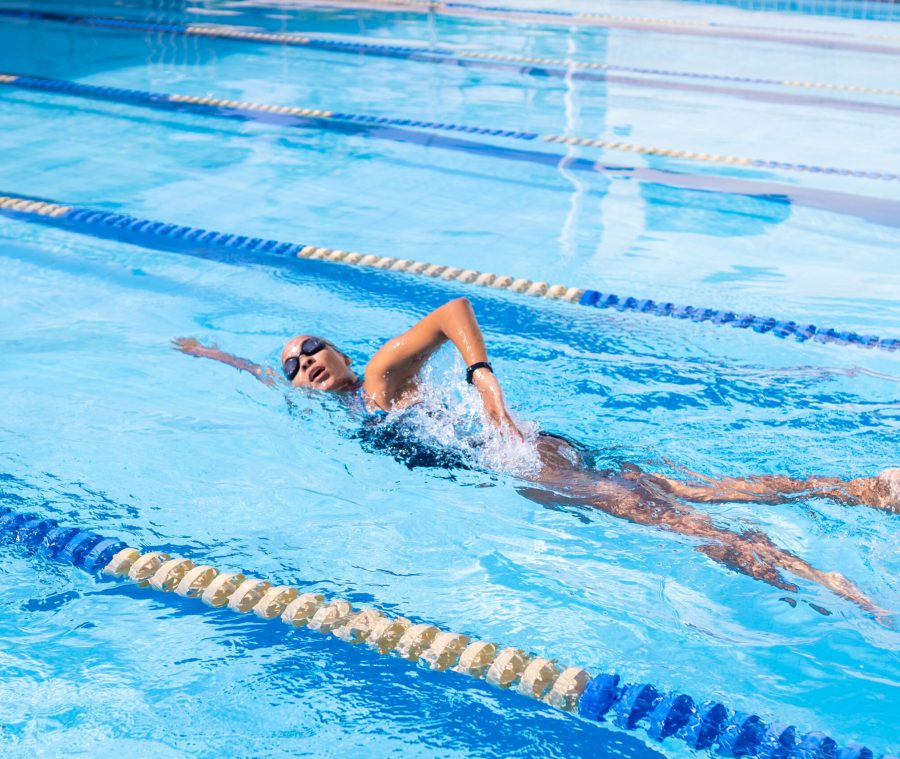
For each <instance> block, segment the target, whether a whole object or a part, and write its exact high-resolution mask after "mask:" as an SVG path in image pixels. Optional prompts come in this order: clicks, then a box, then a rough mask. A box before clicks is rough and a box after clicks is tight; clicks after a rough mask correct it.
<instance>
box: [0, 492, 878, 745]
mask: <svg viewBox="0 0 900 759" xmlns="http://www.w3.org/2000/svg"><path fill="white" fill-rule="evenodd" d="M0 497H2V496H0ZM0 541H3V542H4V543H17V544H19V545H21V546H22V547H24V548H25V549H27V550H29V551H31V552H32V553H36V554H38V555H41V556H44V557H45V558H47V559H50V560H53V561H58V562H62V563H65V564H71V565H73V566H75V567H77V568H78V569H81V570H83V571H85V572H87V573H88V574H91V575H93V576H94V577H96V578H98V579H101V578H105V579H113V578H119V579H124V578H125V577H126V576H127V578H128V579H130V580H132V581H134V582H137V583H138V585H139V586H140V587H145V588H149V589H151V590H156V591H162V592H167V591H168V592H171V591H175V593H176V594H178V595H180V596H182V597H184V598H193V599H197V598H202V600H203V601H204V602H206V603H207V604H208V605H210V606H214V607H220V608H221V607H226V606H227V608H228V609H230V610H231V611H233V612H238V613H246V612H249V611H251V610H252V611H254V612H255V613H256V614H257V616H260V617H262V618H264V619H273V618H275V617H277V616H280V617H281V620H282V621H284V622H285V623H286V624H289V625H290V626H291V627H300V626H306V627H308V628H309V629H311V630H317V631H319V632H322V633H331V634H333V635H334V636H335V637H338V638H340V639H342V640H345V641H347V642H350V643H362V642H367V643H368V644H369V646H370V647H374V648H375V649H376V650H378V651H380V652H381V653H388V652H390V651H394V652H396V653H399V654H400V655H401V656H403V657H404V658H406V659H409V660H410V661H411V662H412V661H419V663H420V664H423V665H427V666H429V667H430V668H431V669H434V670H438V671H450V670H452V671H455V672H457V673H461V674H467V675H470V676H472V677H476V678H482V677H483V678H485V679H486V680H487V681H488V682H491V683H493V684H495V685H500V686H501V687H506V688H509V689H510V690H515V692H517V693H519V694H521V695H529V696H531V697H533V698H536V699H539V700H542V701H544V702H546V703H548V704H550V705H551V706H554V707H557V708H560V709H562V710H564V711H568V712H572V713H576V714H578V715H579V716H581V717H582V718H584V719H586V720H589V721H591V722H604V723H606V722H608V723H611V724H613V725H615V726H617V727H619V728H621V729H623V730H635V729H639V728H640V729H644V730H646V732H647V733H648V734H649V736H650V737H651V738H652V739H653V740H655V741H657V742H663V741H666V740H673V739H674V740H680V741H683V742H684V743H686V744H687V745H688V746H689V747H690V748H691V749H694V750H696V751H709V750H712V751H715V752H716V753H718V754H720V755H722V756H729V757H740V756H749V757H758V759H776V758H777V759H874V754H873V752H872V751H871V749H869V748H867V747H865V746H863V745H862V744H859V743H847V744H845V745H844V746H838V744H837V742H836V741H835V740H833V739H832V738H830V737H829V736H827V735H825V734H824V733H821V732H815V731H814V732H809V733H806V734H802V735H801V734H798V732H797V730H796V728H795V727H793V726H790V725H787V724H783V723H781V722H770V723H767V722H765V721H764V720H763V719H761V718H760V717H759V716H757V715H755V714H748V713H746V712H741V711H731V710H729V709H728V708H727V707H725V706H724V705H722V704H721V703H719V702H718V701H706V702H703V703H699V704H698V703H696V702H695V701H694V699H692V698H691V697H690V696H688V695H686V694H683V693H665V692H663V691H660V690H658V689H657V688H656V687H655V686H653V685H651V684H649V683H623V682H622V679H621V678H620V677H619V675H616V674H600V675H597V676H594V677H591V675H590V674H589V673H588V672H587V671H586V670H584V669H582V668H580V667H570V668H567V669H565V670H562V671H561V670H560V669H559V668H558V667H556V665H555V662H554V661H552V660H548V659H543V658H540V657H531V656H528V655H527V654H525V653H524V652H523V651H521V650H520V649H510V648H503V649H501V648H500V647H498V646H496V645H495V644H492V643H484V642H481V641H476V642H474V643H473V642H471V641H472V639H471V638H470V637H469V636H465V635H458V634H456V633H451V632H442V631H440V630H438V629H437V628H436V627H433V626H431V625H428V624H416V625H413V624H412V623H410V622H409V620H407V619H405V618H403V617H399V618H391V617H387V616H385V615H384V614H382V613H381V612H377V611H375V610H372V609H363V610H361V611H358V610H357V611H354V610H353V609H352V607H351V606H350V604H348V603H347V602H346V601H341V600H336V601H332V602H326V600H325V598H324V597H323V596H321V595H318V594H313V593H306V594H302V595H301V594H300V591H299V590H297V589H294V588H290V587H287V586H282V585H278V586H274V585H272V584H271V583H268V582H265V581H262V580H256V579H247V578H246V577H245V575H243V574H240V573H219V572H218V570H216V569H215V568H214V567H210V566H208V565H200V566H195V565H194V563H193V562H192V561H190V560H189V559H181V558H171V557H170V556H169V554H167V553H165V552H162V551H151V552H149V553H144V554H141V553H140V552H139V551H138V549H135V548H130V547H128V546H127V544H126V543H125V542H124V541H121V540H118V539H116V538H111V537H106V536H104V535H98V534H96V533H94V532H92V531H89V530H82V529H79V528H77V527H65V526H60V525H59V524H58V523H57V522H56V520H53V519H44V518H42V517H40V516H38V515H36V514H27V513H20V512H18V511H15V510H12V509H10V508H9V507H8V506H5V505H0ZM223 589H225V591H224V595H223ZM342 604H343V607H342V606H341V605H342ZM401 622H402V624H401ZM398 625H400V626H399V628H398ZM373 638H374V643H373ZM386 639H389V643H390V645H386V644H385V640H386ZM470 652H472V653H471V654H470ZM485 652H487V655H484V654H485ZM882 759H896V757H890V756H884V757H882Z"/></svg>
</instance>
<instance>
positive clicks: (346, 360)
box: [341, 352, 353, 366]
mask: <svg viewBox="0 0 900 759" xmlns="http://www.w3.org/2000/svg"><path fill="white" fill-rule="evenodd" d="M341 355H342V356H343V357H344V363H345V364H346V365H347V366H350V364H352V363H353V359H352V358H350V356H348V355H347V354H346V353H343V352H342V353H341Z"/></svg>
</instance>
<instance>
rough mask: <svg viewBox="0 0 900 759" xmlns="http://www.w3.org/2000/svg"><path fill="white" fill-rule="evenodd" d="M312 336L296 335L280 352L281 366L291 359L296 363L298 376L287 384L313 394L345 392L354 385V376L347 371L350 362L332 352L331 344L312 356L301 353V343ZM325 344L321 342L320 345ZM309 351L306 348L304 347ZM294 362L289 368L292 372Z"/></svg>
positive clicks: (346, 358) (351, 372) (347, 358)
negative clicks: (319, 392)
mask: <svg viewBox="0 0 900 759" xmlns="http://www.w3.org/2000/svg"><path fill="white" fill-rule="evenodd" d="M311 337H312V335H297V337H292V338H291V339H290V340H288V342H287V344H286V345H285V346H284V348H283V349H282V351H281V365H282V366H284V365H285V363H286V362H288V361H289V360H290V359H296V360H297V361H298V365H297V374H296V375H294V378H293V379H292V380H289V381H290V383H291V384H292V385H293V386H294V387H309V388H313V389H314V390H330V391H338V390H346V389H347V388H348V387H349V386H350V385H352V384H353V383H355V382H356V374H354V372H353V371H352V370H351V369H350V359H349V357H347V356H345V355H344V354H343V353H341V352H340V351H339V350H338V349H337V348H335V347H334V346H333V345H332V344H331V343H328V342H325V345H324V347H323V348H322V349H321V350H317V351H316V352H315V353H313V354H312V355H311V356H305V355H303V354H302V353H301V349H302V348H303V343H304V342H305V341H306V340H309V339H310V338H311ZM323 342H324V341H323ZM307 348H309V346H307ZM292 365H293V362H290V363H289V364H288V367H287V368H289V369H292V368H293V366H292Z"/></svg>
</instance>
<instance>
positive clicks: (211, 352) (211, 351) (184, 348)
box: [172, 337, 218, 358]
mask: <svg viewBox="0 0 900 759" xmlns="http://www.w3.org/2000/svg"><path fill="white" fill-rule="evenodd" d="M172 347H173V348H174V349H175V350H177V351H181V352H182V353H187V355H189V356H199V357H200V358H215V354H216V353H217V352H218V349H217V348H216V346H215V345H209V346H207V345H203V343H201V342H198V341H197V340H195V339H194V338H193V337H176V338H173V339H172Z"/></svg>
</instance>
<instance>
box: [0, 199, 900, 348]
mask: <svg viewBox="0 0 900 759" xmlns="http://www.w3.org/2000/svg"><path fill="white" fill-rule="evenodd" d="M0 195H3V196H5V197H10V198H22V199H23V200H32V199H33V198H30V197H26V196H23V195H18V194H17V193H10V192H5V191H3V190H0ZM42 202H52V203H56V204H58V205H67V204H62V203H59V202H58V201H42ZM0 214H2V215H5V216H10V217H13V218H18V219H24V220H26V221H29V222H37V223H40V224H46V225H50V226H54V227H61V228H63V229H66V230H69V231H73V232H77V233H80V234H85V235H90V236H93V237H99V238H105V239H112V240H117V241H120V242H125V243H128V244H131V245H139V246H141V247H145V248H150V249H154V250H163V251H167V252H175V253H185V254H189V255H196V256H200V257H206V258H216V257H217V256H216V253H224V254H227V257H228V260H229V262H231V263H241V262H247V261H259V262H265V259H266V258H273V257H274V258H278V259H284V258H292V259H296V258H297V255H298V254H299V253H300V251H301V250H303V248H305V247H307V245H305V244H299V243H291V242H283V241H278V240H266V239H263V238H259V237H247V236H244V235H234V234H226V233H221V232H214V231H210V230H206V229H200V228H197V227H189V226H184V225H180V224H166V223H165V222H161V221H152V220H148V219H140V218H136V217H134V216H129V215H127V214H119V213H111V212H108V211H98V210H95V209H91V208H79V207H70V210H68V211H67V212H66V213H64V214H62V215H60V216H55V217H54V216H45V215H40V214H37V213H32V212H27V211H25V212H22V211H17V210H14V209H11V208H3V207H2V206H0ZM335 265H336V264H335ZM429 279H430V278H429ZM529 297H530V296H529ZM578 303H579V305H582V306H593V307H595V308H612V309H615V310H617V311H631V312H634V313H641V314H649V315H652V316H668V317H672V318H675V319H686V320H690V321H694V322H709V323H711V324H716V325H720V326H721V325H727V326H731V327H737V328H739V329H751V330H753V331H754V332H757V333H759V334H765V333H768V334H771V335H774V336H775V337H778V338H788V337H792V338H794V339H795V340H797V341H799V342H804V341H806V340H814V341H815V342H820V343H833V344H837V345H855V346H859V347H863V348H878V349H880V350H886V351H896V350H898V349H900V339H897V338H880V337H878V336H877V335H860V334H857V333H856V332H852V331H849V330H837V329H833V328H822V327H817V326H815V325H814V324H802V323H797V322H795V321H789V320H783V319H776V318H774V317H767V316H756V315H754V314H746V313H735V312H733V311H728V310H721V309H713V308H700V307H695V306H685V305H677V304H675V303H670V302H661V303H657V302H656V301H653V300H651V299H649V298H640V299H639V298H635V297H632V296H621V295H616V294H614V293H601V292H599V291H598V290H585V291H584V294H583V295H582V296H581V299H580V300H579V301H578Z"/></svg>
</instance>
